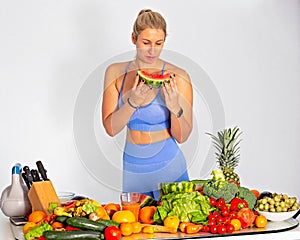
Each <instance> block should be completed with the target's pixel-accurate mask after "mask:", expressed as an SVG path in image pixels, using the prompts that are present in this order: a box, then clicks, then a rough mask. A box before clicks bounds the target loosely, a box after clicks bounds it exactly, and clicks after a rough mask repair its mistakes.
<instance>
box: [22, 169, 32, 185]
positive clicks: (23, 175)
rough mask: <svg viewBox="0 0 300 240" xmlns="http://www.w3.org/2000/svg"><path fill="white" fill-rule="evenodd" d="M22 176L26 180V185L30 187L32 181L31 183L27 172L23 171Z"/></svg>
mask: <svg viewBox="0 0 300 240" xmlns="http://www.w3.org/2000/svg"><path fill="white" fill-rule="evenodd" d="M22 177H23V180H24V182H25V184H26V186H27V187H28V189H30V187H31V186H30V183H29V181H28V178H27V176H26V173H24V172H23V173H22Z"/></svg>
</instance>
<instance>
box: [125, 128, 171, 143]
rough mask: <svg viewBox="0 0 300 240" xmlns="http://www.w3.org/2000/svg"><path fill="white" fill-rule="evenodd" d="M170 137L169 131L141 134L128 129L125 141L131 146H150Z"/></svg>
mask: <svg viewBox="0 0 300 240" xmlns="http://www.w3.org/2000/svg"><path fill="white" fill-rule="evenodd" d="M170 137H171V133H170V129H163V130H160V131H155V132H142V131H137V130H130V129H128V130H127V139H126V141H127V142H129V143H132V144H150V143H155V142H160V141H163V140H166V139H168V138H170Z"/></svg>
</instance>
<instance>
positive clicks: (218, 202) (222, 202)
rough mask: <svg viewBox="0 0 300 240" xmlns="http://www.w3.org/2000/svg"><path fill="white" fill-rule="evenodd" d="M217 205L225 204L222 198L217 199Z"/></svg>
mask: <svg viewBox="0 0 300 240" xmlns="http://www.w3.org/2000/svg"><path fill="white" fill-rule="evenodd" d="M217 205H219V206H220V207H222V206H224V205H225V200H224V198H219V199H218V201H217Z"/></svg>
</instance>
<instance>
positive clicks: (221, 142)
mask: <svg viewBox="0 0 300 240" xmlns="http://www.w3.org/2000/svg"><path fill="white" fill-rule="evenodd" d="M239 131H240V129H239V128H238V127H234V128H229V129H224V130H223V131H220V132H218V136H214V135H213V134H210V133H208V135H210V136H211V137H212V139H213V144H214V146H215V148H216V150H217V151H216V156H217V163H218V165H219V168H220V169H221V170H222V171H223V174H224V175H225V180H227V181H229V182H234V183H236V184H237V185H238V186H239V185H240V178H239V176H238V174H237V173H235V172H234V170H235V168H236V167H237V165H238V163H239V158H240V154H239V150H240V147H239V143H240V142H241V140H239V137H240V135H241V134H242V133H241V132H239Z"/></svg>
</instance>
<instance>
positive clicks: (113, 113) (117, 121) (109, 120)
mask: <svg viewBox="0 0 300 240" xmlns="http://www.w3.org/2000/svg"><path fill="white" fill-rule="evenodd" d="M117 69H118V67H117V66H116V65H111V66H109V67H108V68H107V70H106V72H105V78H104V93H103V100H102V122H103V126H104V128H105V130H106V132H107V134H108V135H109V136H115V135H116V134H118V133H119V132H120V131H121V130H122V129H123V128H124V127H125V126H126V124H127V123H128V121H129V119H130V117H131V115H132V114H133V112H134V110H135V109H134V108H132V107H130V106H129V104H128V103H127V102H125V103H124V105H123V106H122V107H121V108H120V109H118V101H119V90H118V88H117V79H118V78H120V75H121V76H122V74H120V73H119V72H118V70H117Z"/></svg>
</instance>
